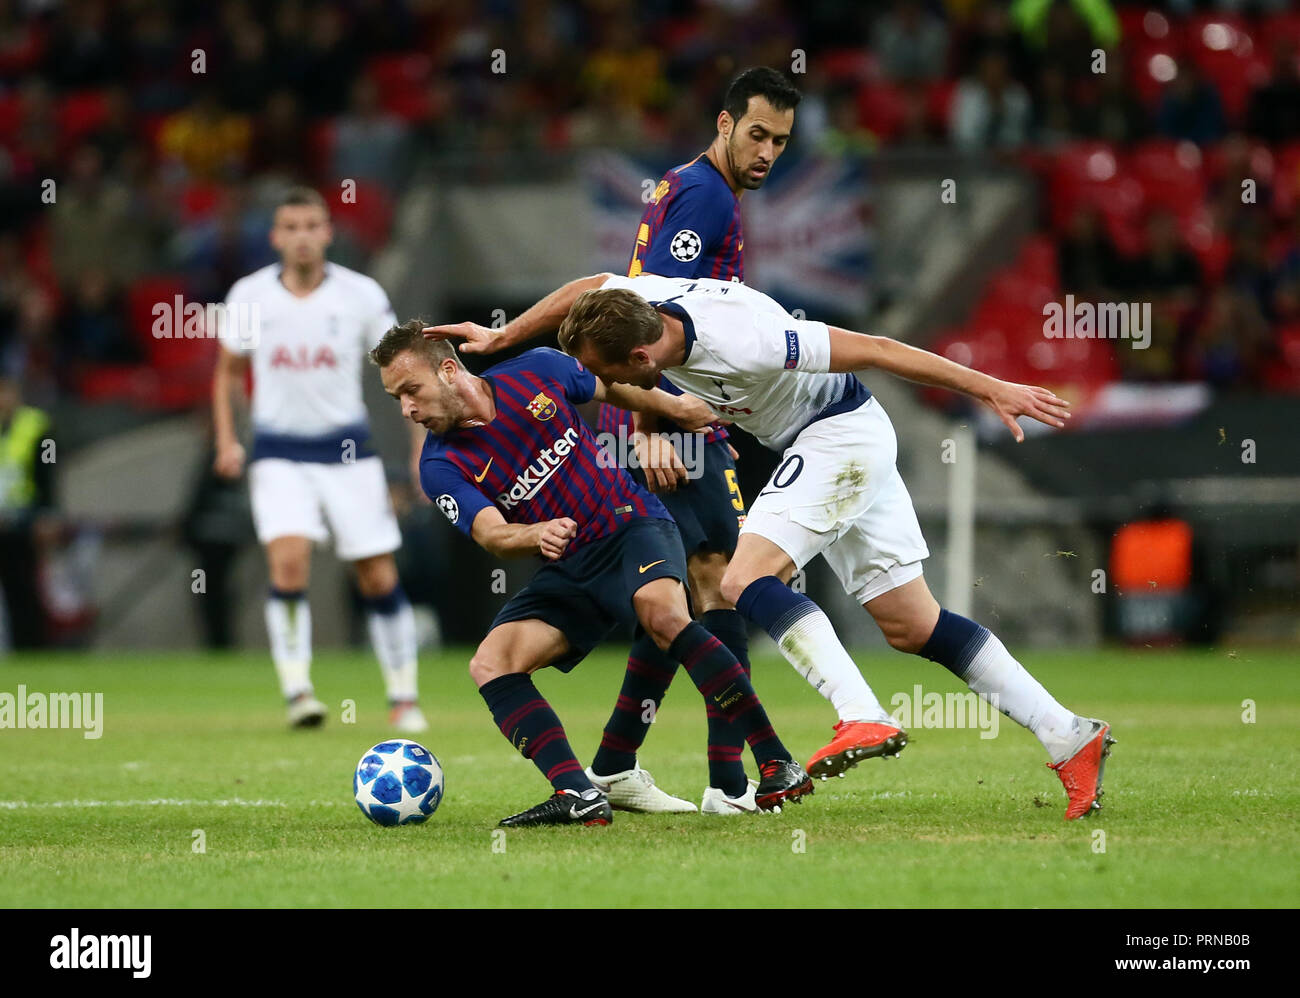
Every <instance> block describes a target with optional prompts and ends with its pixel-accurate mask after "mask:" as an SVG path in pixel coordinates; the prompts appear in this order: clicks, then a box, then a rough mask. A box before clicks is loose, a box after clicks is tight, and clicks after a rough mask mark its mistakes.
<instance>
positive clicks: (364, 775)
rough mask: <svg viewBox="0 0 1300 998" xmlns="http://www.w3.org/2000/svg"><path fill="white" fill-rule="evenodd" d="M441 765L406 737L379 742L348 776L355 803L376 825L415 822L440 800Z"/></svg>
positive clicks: (425, 817) (419, 820)
mask: <svg viewBox="0 0 1300 998" xmlns="http://www.w3.org/2000/svg"><path fill="white" fill-rule="evenodd" d="M442 789H443V777H442V766H441V765H439V764H438V760H437V759H435V758H434V755H433V753H432V752H430V751H429V750H428V749H427V748H425V747H424V746H423V745H421V744H419V743H418V742H413V741H410V740H409V739H406V738H392V739H389V740H388V741H386V742H380V743H379V744H378V745H376V746H375V747H374V748H372V749H370V750H369V751H368V752H366V754H365V755H363V756H362V757H361V761H360V762H359V763H357V771H356V773H354V774H353V776H352V791H353V793H354V794H356V798H357V807H359V808H361V813H362V814H364V815H365V816H366V817H367V818H369V819H370V820H371V821H373V822H374V823H375V824H376V825H385V826H391V825H418V824H420V822H422V821H428V820H429V816H430V815H431V814H433V812H434V811H436V810H438V805H439V804H441V803H442Z"/></svg>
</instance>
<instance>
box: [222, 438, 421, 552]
mask: <svg viewBox="0 0 1300 998" xmlns="http://www.w3.org/2000/svg"><path fill="white" fill-rule="evenodd" d="M248 487H249V495H250V498H251V501H252V506H253V523H254V525H255V526H256V527H257V539H258V541H259V542H261V543H262V544H266V543H267V542H268V541H272V540H275V539H276V538H277V537H309V538H311V539H312V540H313V541H316V542H317V543H321V542H323V541H325V540H326V539H327V538H328V537H329V536H330V534H333V535H334V550H335V551H336V552H337V554H338V556H339V557H340V558H342V559H343V560H344V561H356V560H357V559H358V558H369V557H371V556H373V555H377V554H388V553H389V552H391V551H396V550H397V549H398V548H400V547H401V546H402V534H401V531H399V530H398V528H397V518H396V517H395V516H394V515H393V505H392V502H391V501H390V499H389V497H388V482H387V480H386V478H385V477H384V463H383V461H382V460H381V459H380V458H378V457H365V458H362V459H361V460H359V461H353V462H351V463H347V464H345V463H342V462H340V463H337V464H323V463H319V462H312V461H289V460H286V459H284V458H278V457H267V458H262V459H260V460H257V461H254V462H253V463H252V464H251V465H249V468H248ZM326 522H328V523H329V529H328V531H327V530H326Z"/></svg>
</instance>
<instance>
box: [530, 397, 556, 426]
mask: <svg viewBox="0 0 1300 998" xmlns="http://www.w3.org/2000/svg"><path fill="white" fill-rule="evenodd" d="M528 411H529V412H530V413H532V414H533V417H534V418H535V419H540V420H541V421H542V422H546V420H548V419H550V418H551V417H552V416H554V415H555V413H556V411H557V407H556V405H555V402H554V401H552V400H551V398H550V396H548V395H547V394H546V393H545V392H538V393H537V397H536V398H535V399H533V400H532V401H531V402H529V403H528Z"/></svg>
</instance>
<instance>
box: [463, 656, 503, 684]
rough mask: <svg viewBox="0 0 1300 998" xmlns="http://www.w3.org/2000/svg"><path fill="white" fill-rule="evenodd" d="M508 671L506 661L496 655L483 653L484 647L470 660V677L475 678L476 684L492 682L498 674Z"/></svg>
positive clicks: (501, 674)
mask: <svg viewBox="0 0 1300 998" xmlns="http://www.w3.org/2000/svg"><path fill="white" fill-rule="evenodd" d="M506 671H507V670H506V668H505V663H504V662H502V661H501V660H500V659H499V658H498V657H497V656H495V655H485V654H483V651H482V649H480V650H479V651H476V652H475V653H474V656H473V658H471V659H470V660H469V678H470V679H472V680H474V685H475V686H483V685H484V684H486V683H490V682H492V680H494V679H496V678H497V677H498V676H504V675H505V674H506Z"/></svg>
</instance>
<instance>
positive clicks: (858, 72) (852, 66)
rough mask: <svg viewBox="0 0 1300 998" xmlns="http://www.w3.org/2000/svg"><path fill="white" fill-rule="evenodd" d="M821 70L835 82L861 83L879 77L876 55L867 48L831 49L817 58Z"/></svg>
mask: <svg viewBox="0 0 1300 998" xmlns="http://www.w3.org/2000/svg"><path fill="white" fill-rule="evenodd" d="M817 63H818V65H819V66H820V67H821V71H822V72H823V73H825V74H826V76H827V78H828V79H829V80H830V82H831V83H833V84H859V83H867V82H870V81H871V80H875V79H879V77H880V66H879V63H878V62H877V61H876V57H875V56H874V55H872V53H871V52H869V51H868V50H867V49H865V48H843V49H831V50H830V51H829V52H824V53H822V54H821V55H820V56H818V58H817Z"/></svg>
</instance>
